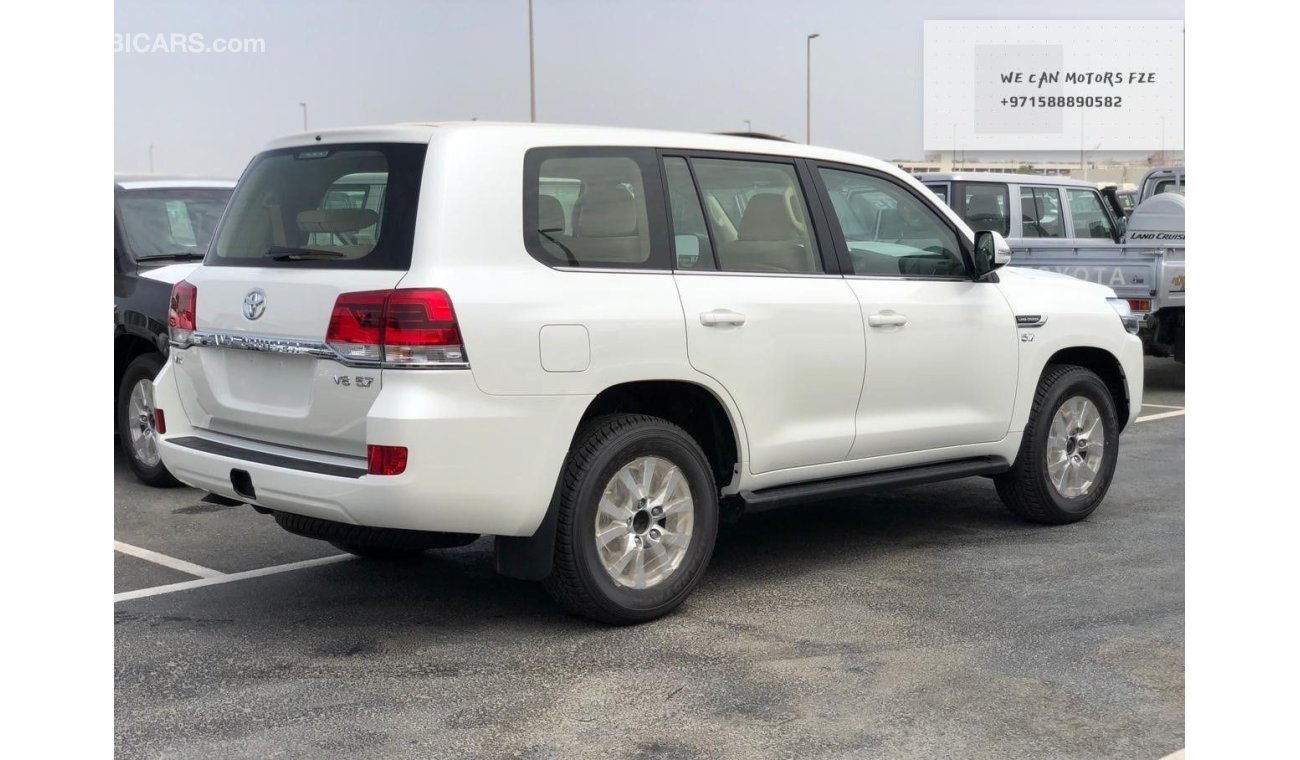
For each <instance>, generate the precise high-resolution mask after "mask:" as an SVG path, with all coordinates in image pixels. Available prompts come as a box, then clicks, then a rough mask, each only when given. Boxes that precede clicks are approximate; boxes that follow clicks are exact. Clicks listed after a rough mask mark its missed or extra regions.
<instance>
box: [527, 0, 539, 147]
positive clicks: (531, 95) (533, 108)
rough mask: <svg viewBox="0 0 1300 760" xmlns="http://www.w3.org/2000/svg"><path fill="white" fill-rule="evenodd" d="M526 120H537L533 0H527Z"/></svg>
mask: <svg viewBox="0 0 1300 760" xmlns="http://www.w3.org/2000/svg"><path fill="white" fill-rule="evenodd" d="M528 120H529V121H530V122H532V121H537V73H536V64H535V62H534V58H533V0H528Z"/></svg>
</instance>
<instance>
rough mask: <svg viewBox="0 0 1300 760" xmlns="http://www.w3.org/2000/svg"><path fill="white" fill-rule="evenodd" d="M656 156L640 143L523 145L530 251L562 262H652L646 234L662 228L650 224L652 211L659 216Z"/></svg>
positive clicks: (579, 264) (617, 264) (620, 264)
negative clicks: (525, 150)
mask: <svg viewBox="0 0 1300 760" xmlns="http://www.w3.org/2000/svg"><path fill="white" fill-rule="evenodd" d="M654 164H655V161H654V152H653V151H650V150H642V149H625V148H547V149H537V150H533V151H529V153H528V156H527V158H526V159H525V165H526V166H525V197H524V241H525V244H526V246H527V248H528V251H529V253H531V254H532V255H533V257H534V258H536V259H538V260H539V261H541V262H543V263H545V264H549V265H551V266H560V267H565V266H568V267H602V268H603V267H630V268H636V269H645V268H648V267H651V266H653V264H652V263H651V252H652V251H653V250H655V248H656V246H655V245H654V244H653V241H652V238H655V237H658V236H659V235H660V234H662V233H656V232H655V231H654V230H652V225H651V219H658V220H662V219H663V217H662V208H663V201H662V197H663V196H662V194H661V193H660V192H659V191H658V189H657V187H658V183H659V178H658V176H657V171H656V168H655V165H654ZM647 188H656V189H655V192H653V193H651V192H647ZM656 198H657V199H658V202H656Z"/></svg>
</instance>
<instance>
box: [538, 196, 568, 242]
mask: <svg viewBox="0 0 1300 760" xmlns="http://www.w3.org/2000/svg"><path fill="white" fill-rule="evenodd" d="M567 226H568V225H567V223H566V220H565V218H564V204H562V203H560V200H559V199H558V198H556V197H555V196H553V195H541V196H538V198H537V228H538V229H539V230H542V231H543V232H550V233H552V235H554V234H555V233H563V232H564V230H565V228H566V227H567Z"/></svg>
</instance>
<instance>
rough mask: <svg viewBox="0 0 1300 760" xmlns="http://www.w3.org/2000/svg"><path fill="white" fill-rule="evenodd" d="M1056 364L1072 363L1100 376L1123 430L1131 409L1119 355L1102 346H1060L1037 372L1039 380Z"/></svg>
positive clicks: (1125, 378) (1126, 379)
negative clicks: (1108, 392)
mask: <svg viewBox="0 0 1300 760" xmlns="http://www.w3.org/2000/svg"><path fill="white" fill-rule="evenodd" d="M1058 364H1074V365H1076V366H1079V367H1083V368H1085V369H1088V370H1091V371H1092V372H1093V373H1094V374H1096V375H1097V376H1098V377H1100V378H1101V381H1102V382H1103V383H1105V384H1106V389H1107V390H1109V391H1110V396H1111V398H1112V399H1114V401H1115V413H1116V415H1117V416H1118V417H1119V429H1120V431H1123V430H1124V428H1125V426H1127V425H1128V422H1129V418H1130V417H1131V416H1132V412H1133V410H1132V409H1131V408H1130V404H1129V400H1130V398H1131V395H1130V394H1129V389H1128V378H1127V377H1126V376H1125V374H1124V365H1122V364H1120V361H1119V357H1117V356H1115V355H1114V354H1112V353H1111V352H1110V351H1107V350H1106V349H1104V348H1098V347H1096V346H1070V347H1068V348H1062V349H1059V350H1057V351H1056V353H1054V354H1052V355H1051V357H1049V358H1048V360H1047V363H1046V364H1044V365H1043V370H1042V372H1041V373H1039V378H1040V380H1041V378H1042V376H1043V374H1045V373H1047V371H1048V370H1049V369H1050V368H1051V367H1052V366H1053V365H1058Z"/></svg>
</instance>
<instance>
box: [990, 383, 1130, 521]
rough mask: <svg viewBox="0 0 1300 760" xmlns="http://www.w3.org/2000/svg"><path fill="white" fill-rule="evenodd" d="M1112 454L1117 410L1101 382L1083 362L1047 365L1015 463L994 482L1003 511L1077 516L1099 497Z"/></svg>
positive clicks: (1039, 517) (1041, 517)
mask: <svg viewBox="0 0 1300 760" xmlns="http://www.w3.org/2000/svg"><path fill="white" fill-rule="evenodd" d="M1118 457H1119V416H1118V415H1117V414H1116V412H1115V400H1114V399H1113V398H1111V395H1110V391H1109V390H1108V389H1107V388H1106V384H1105V383H1103V382H1102V381H1101V378H1099V377H1097V375H1096V374H1095V373H1093V372H1092V371H1091V370H1088V369H1085V368H1084V367H1078V366H1073V365H1054V366H1049V367H1048V368H1047V370H1046V371H1045V372H1044V373H1043V378H1042V380H1041V381H1039V384H1038V392H1037V393H1036V395H1035V396H1034V406H1033V410H1032V411H1031V412H1030V415H1029V424H1028V425H1026V426H1025V432H1024V438H1023V440H1022V441H1021V444H1020V453H1019V454H1018V455H1017V456H1016V462H1015V464H1014V465H1012V467H1011V470H1010V471H1009V472H1007V473H1006V474H1004V475H1000V476H998V477H996V478H994V483H995V484H996V485H997V490H998V496H1000V497H1001V498H1002V503H1003V504H1005V505H1006V507H1007V509H1009V510H1010V511H1011V512H1012V513H1013V514H1015V515H1017V516H1019V517H1021V518H1023V519H1025V520H1028V521H1030V522H1036V523H1043V524H1047V525H1062V524H1065V523H1072V522H1077V521H1079V520H1082V519H1084V518H1085V517H1087V516H1088V515H1090V514H1092V513H1093V511H1094V510H1096V509H1097V507H1098V506H1099V505H1100V504H1101V501H1102V499H1104V498H1105V497H1106V491H1107V490H1109V488H1110V483H1111V479H1112V478H1113V476H1114V474H1115V462H1116V460H1117V459H1118Z"/></svg>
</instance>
